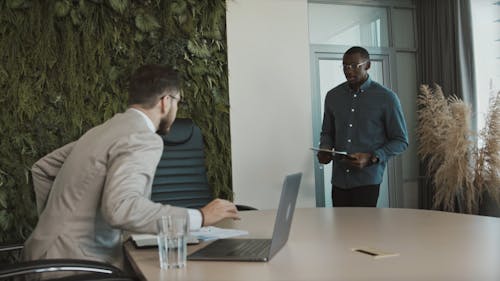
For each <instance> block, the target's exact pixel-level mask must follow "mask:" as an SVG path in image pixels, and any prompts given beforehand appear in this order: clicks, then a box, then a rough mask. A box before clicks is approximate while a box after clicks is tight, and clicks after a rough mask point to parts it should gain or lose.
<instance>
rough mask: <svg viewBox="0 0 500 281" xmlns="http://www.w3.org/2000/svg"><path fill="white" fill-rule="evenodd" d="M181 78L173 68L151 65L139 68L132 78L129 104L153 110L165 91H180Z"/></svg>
mask: <svg viewBox="0 0 500 281" xmlns="http://www.w3.org/2000/svg"><path fill="white" fill-rule="evenodd" d="M179 88H180V78H179V74H178V72H177V71H175V70H174V69H173V68H171V67H167V66H163V65H158V64H149V65H144V66H141V67H139V68H138V69H137V70H136V71H135V73H134V74H133V75H132V77H130V84H129V89H128V104H129V105H132V104H140V105H142V106H143V107H144V108H152V107H153V106H154V105H155V104H156V103H157V102H158V101H159V100H160V98H161V97H162V95H163V93H164V92H165V91H178V90H179Z"/></svg>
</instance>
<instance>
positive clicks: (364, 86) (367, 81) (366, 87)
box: [359, 75, 372, 91]
mask: <svg viewBox="0 0 500 281" xmlns="http://www.w3.org/2000/svg"><path fill="white" fill-rule="evenodd" d="M371 84H372V79H371V78H370V75H368V78H366V81H365V82H364V83H363V84H361V87H359V89H360V90H363V91H366V89H368V88H369V87H370V85H371Z"/></svg>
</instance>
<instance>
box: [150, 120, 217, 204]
mask: <svg viewBox="0 0 500 281" xmlns="http://www.w3.org/2000/svg"><path fill="white" fill-rule="evenodd" d="M163 141H164V149H163V154H162V156H161V159H160V162H159V163H158V167H157V169H156V174H155V178H154V180H153V188H152V194H151V200H152V201H154V202H159V203H162V204H170V205H173V206H179V207H187V208H201V207H203V206H205V205H206V204H207V203H208V202H210V201H211V200H212V199H213V198H212V197H213V195H212V191H211V189H210V185H209V184H208V179H207V171H206V167H205V151H204V144H203V136H202V134H201V130H200V128H199V127H198V126H196V125H195V124H194V123H193V121H192V120H191V119H186V118H177V119H176V120H175V122H174V124H173V125H172V128H171V129H170V132H169V134H168V135H167V136H164V137H163Z"/></svg>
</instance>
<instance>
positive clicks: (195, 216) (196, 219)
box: [188, 209, 202, 231]
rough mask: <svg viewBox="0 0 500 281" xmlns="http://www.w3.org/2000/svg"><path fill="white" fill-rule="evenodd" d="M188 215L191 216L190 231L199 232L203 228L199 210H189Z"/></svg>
mask: <svg viewBox="0 0 500 281" xmlns="http://www.w3.org/2000/svg"><path fill="white" fill-rule="evenodd" d="M188 215H189V230H190V231H193V230H198V229H200V228H201V220H202V217H201V213H200V211H199V210H196V209H188Z"/></svg>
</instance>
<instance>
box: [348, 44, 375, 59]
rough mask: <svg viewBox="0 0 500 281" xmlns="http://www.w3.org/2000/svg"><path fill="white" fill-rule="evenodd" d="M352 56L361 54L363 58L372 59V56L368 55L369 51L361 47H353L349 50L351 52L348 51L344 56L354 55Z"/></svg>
mask: <svg viewBox="0 0 500 281" xmlns="http://www.w3.org/2000/svg"><path fill="white" fill-rule="evenodd" d="M352 54H360V55H361V57H362V58H364V59H367V60H369V59H370V54H368V51H367V50H366V49H365V48H363V47H359V46H354V47H351V48H349V50H347V51H346V52H345V54H344V55H352Z"/></svg>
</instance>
